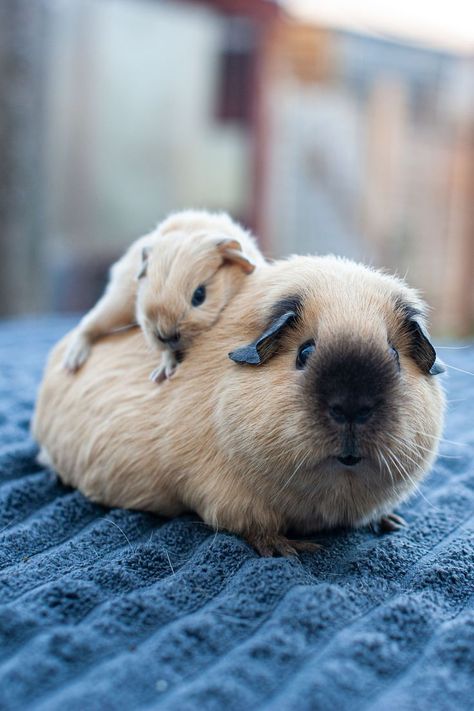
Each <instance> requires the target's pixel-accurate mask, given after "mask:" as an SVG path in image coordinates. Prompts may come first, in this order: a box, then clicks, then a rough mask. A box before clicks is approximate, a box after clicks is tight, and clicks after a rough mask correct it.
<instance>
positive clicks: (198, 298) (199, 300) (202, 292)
mask: <svg viewBox="0 0 474 711" xmlns="http://www.w3.org/2000/svg"><path fill="white" fill-rule="evenodd" d="M205 300H206V287H205V286H204V284H201V285H200V286H198V288H197V289H196V290H195V292H194V294H193V298H192V299H191V304H192V305H193V306H201V304H203V303H204V301H205Z"/></svg>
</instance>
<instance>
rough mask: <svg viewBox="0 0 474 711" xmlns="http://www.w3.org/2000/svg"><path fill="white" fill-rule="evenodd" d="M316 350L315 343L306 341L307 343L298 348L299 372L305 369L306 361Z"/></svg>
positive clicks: (297, 361) (297, 365)
mask: <svg viewBox="0 0 474 711" xmlns="http://www.w3.org/2000/svg"><path fill="white" fill-rule="evenodd" d="M315 350H316V345H315V343H314V341H306V343H303V345H301V346H300V347H299V348H298V355H297V356H296V367H297V369H298V370H302V369H303V368H304V367H305V365H306V361H307V360H308V358H309V357H310V355H311V353H314V351H315Z"/></svg>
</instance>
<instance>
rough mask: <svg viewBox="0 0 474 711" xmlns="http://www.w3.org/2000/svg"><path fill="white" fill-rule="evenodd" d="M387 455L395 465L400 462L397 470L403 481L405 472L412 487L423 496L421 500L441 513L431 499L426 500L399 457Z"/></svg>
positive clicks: (390, 453)
mask: <svg viewBox="0 0 474 711" xmlns="http://www.w3.org/2000/svg"><path fill="white" fill-rule="evenodd" d="M387 454H388V455H389V456H390V458H391V459H392V461H393V463H394V464H395V465H396V463H397V462H398V465H399V467H400V468H399V467H398V466H397V469H398V471H399V472H400V474H401V476H402V479H404V476H403V473H402V472H404V473H405V475H406V477H407V479H408V481H409V482H410V483H411V485H412V486H413V488H414V489H415V491H416V492H418V494H419V495H420V496H421V498H422V499H424V500H425V501H426V503H427V504H429V505H430V506H432V507H433V508H434V509H436V510H437V511H441V509H440V508H439V507H438V506H436V505H435V504H433V502H432V501H430V500H429V499H427V498H426V496H425V495H424V494H423V492H422V491H421V489H420V486H419V485H418V484H417V483H416V482H415V481H414V480H413V479H412V478H411V476H410V475H409V473H408V472H407V470H406V467H404V466H403V464H402V462H401V461H400V460H399V459H398V457H396V456H395V455H394V453H393V452H387ZM418 468H420V467H418ZM407 479H405V481H406V480H407Z"/></svg>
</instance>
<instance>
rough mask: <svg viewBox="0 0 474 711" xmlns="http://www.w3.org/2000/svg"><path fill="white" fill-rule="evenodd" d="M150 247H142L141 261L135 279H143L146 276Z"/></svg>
mask: <svg viewBox="0 0 474 711" xmlns="http://www.w3.org/2000/svg"><path fill="white" fill-rule="evenodd" d="M150 252H151V247H143V249H142V263H141V265H140V269H139V271H138V274H137V279H143V277H144V276H146V272H147V269H148V257H149V256H150Z"/></svg>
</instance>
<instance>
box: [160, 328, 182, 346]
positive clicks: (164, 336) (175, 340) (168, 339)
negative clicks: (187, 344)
mask: <svg viewBox="0 0 474 711" xmlns="http://www.w3.org/2000/svg"><path fill="white" fill-rule="evenodd" d="M156 337H157V339H158V340H159V341H161V343H164V344H165V345H167V346H169V347H170V348H176V347H177V346H178V345H179V341H180V339H181V334H180V333H179V331H174V332H173V333H160V331H159V330H158V329H156Z"/></svg>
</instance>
